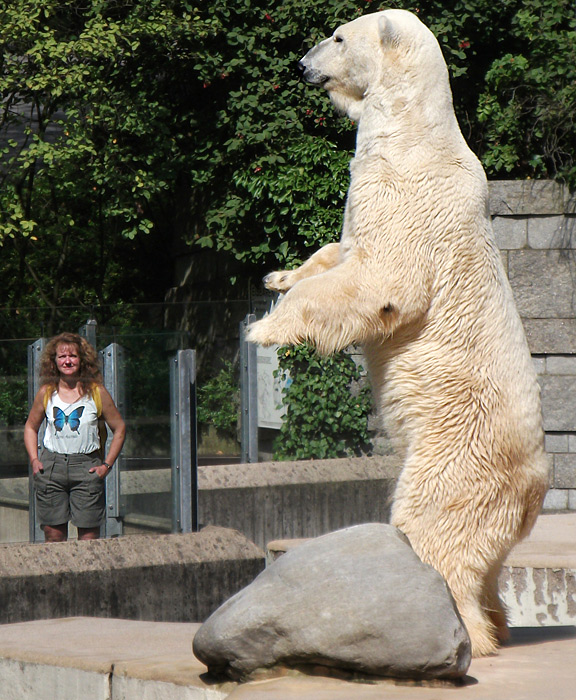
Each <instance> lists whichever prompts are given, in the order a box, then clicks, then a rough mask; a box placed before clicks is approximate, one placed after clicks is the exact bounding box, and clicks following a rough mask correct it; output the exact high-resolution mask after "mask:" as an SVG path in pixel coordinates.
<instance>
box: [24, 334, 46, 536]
mask: <svg viewBox="0 0 576 700" xmlns="http://www.w3.org/2000/svg"><path fill="white" fill-rule="evenodd" d="M45 346H46V338H38V340H37V341H35V342H34V343H32V344H31V345H29V346H28V409H30V408H32V404H33V403H34V397H35V396H36V394H37V393H38V390H39V389H40V358H41V356H42V352H43V351H44V348H45ZM44 430H45V425H44V423H42V425H41V426H40V430H39V431H38V445H39V446H40V445H41V444H42V440H43V438H44ZM28 477H29V478H28V504H29V510H28V529H29V536H30V542H43V541H44V533H43V532H42V530H41V529H40V523H39V522H38V521H37V518H36V498H35V495H34V480H33V478H32V465H31V464H28Z"/></svg>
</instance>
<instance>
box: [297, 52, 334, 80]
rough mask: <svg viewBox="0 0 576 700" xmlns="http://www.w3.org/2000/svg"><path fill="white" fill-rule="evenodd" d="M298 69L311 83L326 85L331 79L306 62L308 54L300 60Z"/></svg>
mask: <svg viewBox="0 0 576 700" xmlns="http://www.w3.org/2000/svg"><path fill="white" fill-rule="evenodd" d="M298 71H299V72H300V75H301V76H302V77H303V78H304V80H305V81H306V82H307V83H308V84H309V85H324V83H326V82H328V80H329V76H328V75H325V74H324V73H322V71H319V70H316V68H312V66H309V65H308V64H307V63H306V56H304V58H303V59H302V60H301V61H298Z"/></svg>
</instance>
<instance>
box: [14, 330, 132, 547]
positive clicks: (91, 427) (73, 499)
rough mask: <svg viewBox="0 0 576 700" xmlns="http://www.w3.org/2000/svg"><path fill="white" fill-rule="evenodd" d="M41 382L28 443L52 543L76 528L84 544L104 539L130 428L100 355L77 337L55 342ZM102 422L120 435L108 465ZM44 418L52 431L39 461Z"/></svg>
mask: <svg viewBox="0 0 576 700" xmlns="http://www.w3.org/2000/svg"><path fill="white" fill-rule="evenodd" d="M40 381H41V387H40V391H39V392H38V393H37V394H36V397H35V399H34V403H33V404H32V408H31V410H30V414H29V416H28V420H27V421H26V425H25V426H24V444H25V446H26V451H27V452H28V457H29V459H30V463H31V464H32V472H33V479H34V487H35V491H36V507H37V516H38V519H39V521H40V524H41V526H42V529H43V530H44V537H45V540H46V542H64V541H65V540H67V539H68V521H71V522H72V523H73V524H74V525H75V526H76V527H77V528H78V539H79V540H93V539H97V538H98V537H99V536H100V526H101V524H102V522H103V521H104V511H105V501H106V499H105V493H104V479H105V478H106V476H107V475H108V474H109V473H110V470H111V469H112V466H113V464H114V462H115V461H116V459H117V458H118V455H119V454H120V450H121V449H122V445H123V444H124V437H125V434H126V427H125V424H124V421H123V420H122V417H121V415H120V413H119V411H118V409H117V408H116V406H115V404H114V401H113V400H112V397H111V396H110V394H109V393H108V391H107V390H106V389H105V388H104V387H103V386H102V374H101V373H100V370H99V369H98V358H97V355H96V351H95V350H94V348H93V347H92V346H91V345H90V343H88V341H87V340H85V339H84V338H82V337H80V336H79V335H76V334H75V333H62V334H60V335H57V336H56V337H54V338H52V339H51V340H50V341H49V342H48V344H47V345H46V348H45V350H44V353H43V355H42V360H41V364H40ZM100 417H101V418H102V419H103V420H104V421H105V422H106V424H107V425H108V427H109V428H110V430H111V431H112V433H113V438H112V441H111V443H110V449H109V450H108V452H107V454H106V457H105V459H102V454H103V453H102V452H101V443H100V435H99V429H98V428H99V425H98V423H99V420H100ZM44 418H46V432H45V434H44V447H43V449H42V451H41V453H40V456H39V455H38V430H39V429H40V426H41V425H42V422H43V420H44Z"/></svg>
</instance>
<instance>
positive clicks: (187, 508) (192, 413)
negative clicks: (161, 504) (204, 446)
mask: <svg viewBox="0 0 576 700" xmlns="http://www.w3.org/2000/svg"><path fill="white" fill-rule="evenodd" d="M170 416H171V417H170V426H171V441H172V450H171V452H172V531H173V532H196V531H197V530H198V450H197V433H196V351H195V350H178V352H177V353H176V355H175V357H174V358H173V359H172V360H171V361H170Z"/></svg>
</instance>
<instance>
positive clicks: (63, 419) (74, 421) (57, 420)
mask: <svg viewBox="0 0 576 700" xmlns="http://www.w3.org/2000/svg"><path fill="white" fill-rule="evenodd" d="M84 408H85V407H84V406H80V407H79V408H76V409H74V411H72V413H70V415H68V416H67V415H66V414H65V413H64V411H63V410H62V409H61V408H58V406H54V427H55V428H56V432H58V433H59V432H60V431H61V430H62V428H63V427H64V426H65V425H66V423H68V425H69V426H70V430H75V431H76V432H78V429H79V428H80V417H81V416H82V414H83V413H84Z"/></svg>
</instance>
